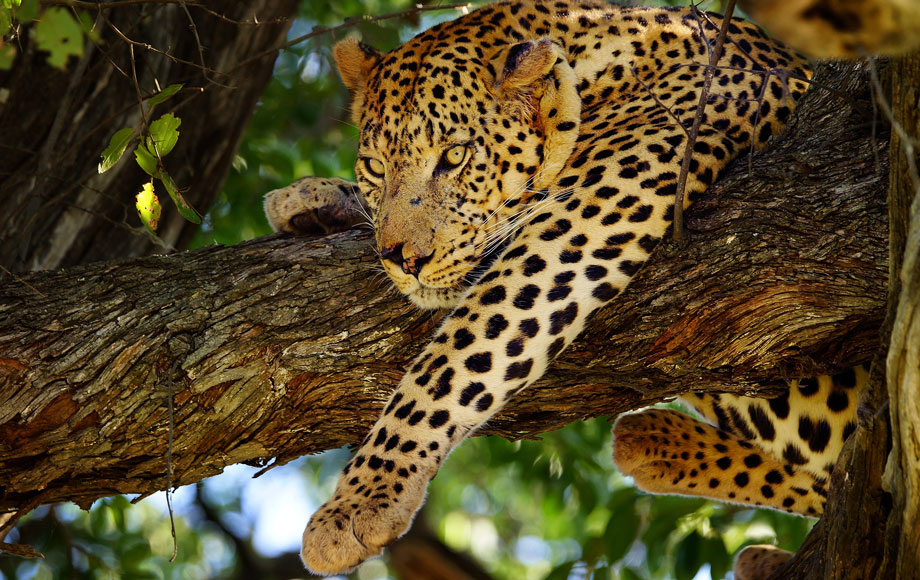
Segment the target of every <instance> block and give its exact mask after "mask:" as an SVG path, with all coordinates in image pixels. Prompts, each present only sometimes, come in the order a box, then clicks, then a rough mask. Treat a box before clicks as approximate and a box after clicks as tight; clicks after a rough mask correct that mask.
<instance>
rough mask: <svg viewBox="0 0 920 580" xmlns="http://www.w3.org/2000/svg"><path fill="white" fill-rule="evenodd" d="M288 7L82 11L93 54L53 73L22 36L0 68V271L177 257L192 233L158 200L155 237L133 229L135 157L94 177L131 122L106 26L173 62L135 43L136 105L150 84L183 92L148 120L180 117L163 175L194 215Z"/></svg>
mask: <svg viewBox="0 0 920 580" xmlns="http://www.w3.org/2000/svg"><path fill="white" fill-rule="evenodd" d="M296 6H297V2H296V0H283V1H280V2H274V1H270V0H256V1H254V2H232V1H230V0H219V1H214V2H208V3H207V7H208V9H207V10H205V9H202V8H199V7H196V6H194V5H189V6H188V8H187V9H188V13H186V12H185V10H184V8H183V6H180V5H179V4H178V3H177V4H174V5H166V4H159V3H150V4H140V5H136V6H130V5H129V6H120V7H118V8H107V9H105V10H103V11H102V14H104V15H105V18H107V19H108V20H109V21H110V22H111V26H110V25H109V24H107V23H106V20H105V19H104V18H102V17H101V16H99V15H98V14H96V13H95V12H91V15H92V16H94V17H96V18H97V26H96V30H97V31H99V32H100V36H101V38H100V46H99V47H97V46H95V45H94V44H92V43H89V42H87V44H86V48H85V52H84V56H83V57H82V58H81V59H71V61H70V62H69V66H68V70H64V71H62V70H57V69H53V68H51V67H50V66H48V65H47V64H46V63H45V54H44V53H42V52H40V51H39V50H38V49H37V48H36V46H35V42H34V40H33V38H34V35H30V34H28V33H26V34H23V35H22V36H21V38H19V39H18V42H19V44H20V45H21V47H22V53H21V54H20V55H19V56H18V57H17V59H16V62H15V63H14V65H13V68H12V69H11V70H10V71H0V86H3V87H5V88H7V89H9V91H10V92H9V94H8V100H7V101H6V102H4V103H2V104H0V201H2V207H3V211H0V265H2V266H4V267H5V268H6V269H8V270H12V271H14V272H17V271H25V270H36V269H47V268H58V267H64V266H71V265H75V264H80V263H88V262H92V261H98V260H111V259H114V258H119V257H122V258H123V257H129V256H138V255H144V254H149V253H151V252H153V251H161V252H162V251H163V248H164V247H166V248H172V247H177V248H184V247H185V246H186V245H187V244H188V242H189V241H190V240H191V237H192V236H193V235H194V233H195V231H196V226H195V225H194V224H192V223H190V222H187V221H185V220H184V219H183V218H182V217H181V216H180V215H179V214H178V212H176V211H175V208H173V207H172V205H171V202H169V201H168V200H167V199H165V197H166V196H165V195H163V196H162V197H163V198H164V199H163V201H164V204H163V207H164V212H163V218H162V220H161V222H160V229H159V236H160V240H159V241H157V240H156V239H155V238H154V237H153V236H150V235H148V234H147V233H146V231H145V230H144V228H143V227H142V226H141V225H140V221H139V220H138V218H137V212H136V210H135V209H134V195H135V194H136V193H137V192H138V191H139V190H140V187H141V184H142V183H143V182H144V181H147V180H149V179H150V178H149V176H147V175H146V174H144V173H143V172H142V171H141V170H140V169H139V168H138V167H137V165H136V164H135V163H134V160H133V158H132V157H133V156H131V155H126V156H125V157H126V158H130V159H123V160H122V162H121V163H120V164H118V165H117V166H115V167H114V168H113V169H111V170H110V171H108V172H107V173H104V174H102V175H99V174H98V173H97V171H96V164H97V162H98V161H99V155H100V154H101V152H102V150H103V149H105V147H106V145H108V141H109V138H110V137H111V136H112V134H114V133H115V131H117V130H118V129H121V128H122V127H135V126H138V125H140V123H141V113H140V110H139V107H138V103H137V99H138V97H137V93H136V89H135V86H134V81H133V78H132V66H131V53H130V50H131V46H130V45H129V44H128V43H127V42H126V41H124V40H123V39H122V38H121V37H119V36H118V35H117V33H116V32H115V31H114V30H113V29H112V26H114V27H116V28H117V29H118V30H119V31H121V32H122V33H123V34H124V35H125V36H126V37H127V38H130V39H131V40H133V41H135V42H138V43H140V42H141V41H143V43H145V44H146V45H149V46H152V47H155V48H157V49H159V50H163V51H167V52H168V53H169V54H170V55H171V57H172V58H169V57H166V56H164V55H162V54H158V53H156V52H153V51H152V50H149V49H148V48H146V47H145V46H141V45H135V46H134V47H133V50H134V52H133V55H134V61H135V68H136V74H137V81H138V85H139V87H140V91H141V93H142V94H143V95H144V96H148V95H151V94H154V93H155V92H156V90H155V87H156V84H155V81H156V82H159V86H160V87H165V86H167V85H169V84H173V83H185V88H184V89H183V91H182V92H181V93H179V95H177V96H176V97H173V99H172V100H170V101H168V102H166V103H164V104H162V105H158V106H157V108H156V109H155V110H154V111H153V117H152V118H151V119H149V120H153V119H156V118H157V117H158V116H159V115H160V114H162V113H165V112H167V111H170V110H175V111H176V113H177V114H178V116H179V117H181V118H182V127H181V129H180V131H181V133H182V135H181V137H180V139H179V142H178V145H177V146H176V149H175V150H174V151H173V152H172V153H171V154H170V155H169V157H167V158H166V160H165V162H166V167H167V169H168V170H169V172H170V175H172V177H173V179H174V180H175V182H176V183H177V184H178V185H179V187H181V188H183V190H184V191H185V196H186V199H187V200H188V201H189V203H191V205H192V206H193V207H195V208H197V209H198V210H199V211H202V212H203V211H205V210H206V209H207V208H208V206H210V204H211V202H212V201H213V200H214V198H215V196H216V195H217V193H218V192H219V191H220V187H221V184H222V183H223V181H224V177H225V176H226V174H227V172H228V171H229V169H230V164H231V162H232V161H233V156H234V155H235V153H236V150H237V147H238V145H239V141H240V139H241V137H242V134H243V130H244V129H245V127H246V125H247V120H248V119H249V117H250V116H251V115H252V112H253V110H254V108H255V104H256V102H257V100H258V98H259V96H260V95H261V94H262V92H263V90H264V88H265V85H266V84H267V83H268V81H269V79H270V78H271V72H272V63H273V62H274V60H275V56H276V54H277V52H276V51H273V50H271V49H273V48H275V47H277V46H279V45H281V44H282V43H283V42H284V39H285V34H286V32H287V29H288V26H289V25H290V16H292V15H293V14H294V11H295V9H296ZM218 15H222V16H223V17H224V18H221V17H218ZM254 17H255V18H256V19H257V21H258V22H259V24H253V23H252V20H253V18H254ZM234 21H237V22H234ZM192 22H194V29H190V26H191V24H190V23H192ZM193 31H194V32H195V33H197V38H198V39H199V40H200V43H201V44H200V45H199V44H198V41H197V40H196V36H195V33H193ZM199 50H201V51H202V52H201V53H200V52H199ZM254 56H258V58H254V59H253V57H254ZM202 62H203V63H204V65H205V66H206V67H207V68H208V69H209V70H208V71H203V70H202V68H201V66H200V65H201V64H202ZM187 63H188V64H187ZM116 67H118V68H116ZM119 70H120V72H119ZM212 81H213V83H212ZM202 88H204V89H205V90H201V89H202ZM0 276H2V275H0Z"/></svg>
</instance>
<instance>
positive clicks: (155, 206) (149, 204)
mask: <svg viewBox="0 0 920 580" xmlns="http://www.w3.org/2000/svg"><path fill="white" fill-rule="evenodd" d="M134 207H136V208H137V215H138V216H139V217H140V218H141V223H143V224H144V227H145V228H147V230H148V231H149V232H150V233H151V234H155V233H156V231H157V226H158V225H159V224H160V213H161V212H162V210H163V208H162V207H161V206H160V200H159V198H157V195H156V194H155V193H154V192H153V180H151V181H149V182H148V183H145V184H144V187H142V188H141V191H140V193H138V194H137V195H136V196H135V197H134Z"/></svg>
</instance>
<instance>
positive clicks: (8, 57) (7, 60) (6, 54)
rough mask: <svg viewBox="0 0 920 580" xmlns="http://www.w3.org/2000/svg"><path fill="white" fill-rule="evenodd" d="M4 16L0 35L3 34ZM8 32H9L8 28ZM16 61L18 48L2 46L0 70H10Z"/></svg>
mask: <svg viewBox="0 0 920 580" xmlns="http://www.w3.org/2000/svg"><path fill="white" fill-rule="evenodd" d="M2 20H3V15H2V14H0V35H2V34H4V32H3V22H2ZM7 30H9V29H8V28H7ZM15 60H16V47H15V46H13V45H12V44H0V70H10V69H11V68H13V62H14V61H15Z"/></svg>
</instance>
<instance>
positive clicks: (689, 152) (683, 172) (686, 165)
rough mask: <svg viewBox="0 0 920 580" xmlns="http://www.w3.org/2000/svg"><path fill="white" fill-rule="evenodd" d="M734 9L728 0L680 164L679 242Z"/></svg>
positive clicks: (676, 218) (677, 199)
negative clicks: (695, 160)
mask: <svg viewBox="0 0 920 580" xmlns="http://www.w3.org/2000/svg"><path fill="white" fill-rule="evenodd" d="M694 10H695V7H694ZM734 11H735V0H728V9H727V10H726V11H725V15H724V16H723V17H722V27H721V28H720V29H719V36H718V38H717V39H716V46H715V49H714V50H713V51H712V52H711V53H710V55H709V66H708V67H707V68H706V74H705V77H704V80H703V88H702V89H701V90H700V101H699V104H697V107H696V117H694V119H693V126H692V127H691V128H690V135H689V137H688V138H687V146H686V147H685V148H684V159H683V161H682V162H681V164H680V174H679V175H678V177H677V192H676V193H675V195H674V231H673V235H674V241H675V242H676V243H678V244H683V243H684V191H685V190H686V188H687V174H688V173H689V172H690V160H691V158H692V157H693V146H694V145H695V143H696V138H697V136H698V135H699V132H700V126H701V125H702V124H703V114H704V112H705V110H706V104H707V103H708V102H709V88H710V86H711V85H712V77H713V75H714V74H715V70H716V68H715V67H716V65H717V64H718V62H719V58H721V56H722V45H723V44H724V43H725V36H726V34H727V33H728V26H729V24H730V23H731V19H732V13H733V12H734ZM707 44H708V43H707Z"/></svg>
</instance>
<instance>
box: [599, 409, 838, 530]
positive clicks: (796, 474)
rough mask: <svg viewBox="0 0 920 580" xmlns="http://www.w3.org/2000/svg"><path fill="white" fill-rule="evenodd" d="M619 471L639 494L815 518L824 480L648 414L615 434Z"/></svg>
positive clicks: (655, 412)
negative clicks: (713, 501)
mask: <svg viewBox="0 0 920 580" xmlns="http://www.w3.org/2000/svg"><path fill="white" fill-rule="evenodd" d="M613 437H614V447H613V457H614V461H615V462H616V464H617V467H618V468H619V469H620V471H622V472H623V473H624V474H626V475H629V476H631V477H632V478H633V480H634V481H635V484H636V486H637V487H639V488H640V489H643V490H645V491H649V492H652V493H668V494H679V495H693V496H701V497H708V498H712V499H717V500H722V501H728V502H733V503H742V504H747V505H752V506H764V507H771V508H774V509H778V510H782V511H787V512H792V513H797V514H802V515H809V516H819V515H820V514H821V513H822V512H823V511H824V503H825V498H826V496H827V492H826V490H825V480H824V479H822V478H819V477H816V476H815V475H813V474H811V473H809V472H807V471H805V470H803V469H801V468H798V467H797V466H795V465H793V464H790V463H788V462H784V461H782V460H780V459H778V458H777V457H774V456H773V455H772V454H770V453H768V452H767V451H765V450H764V449H762V448H760V447H759V446H757V445H756V444H754V443H752V442H750V441H747V440H745V439H743V438H741V437H739V436H738V435H735V434H733V433H729V432H726V431H723V430H721V429H718V428H716V427H713V426H712V425H709V424H707V423H704V422H702V421H699V420H697V419H694V418H692V417H690V416H688V415H685V414H684V413H680V412H678V411H673V410H669V409H647V410H645V411H641V412H639V413H632V414H629V415H623V416H621V417H620V419H619V420H618V421H617V422H616V425H615V426H614V428H613Z"/></svg>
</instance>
